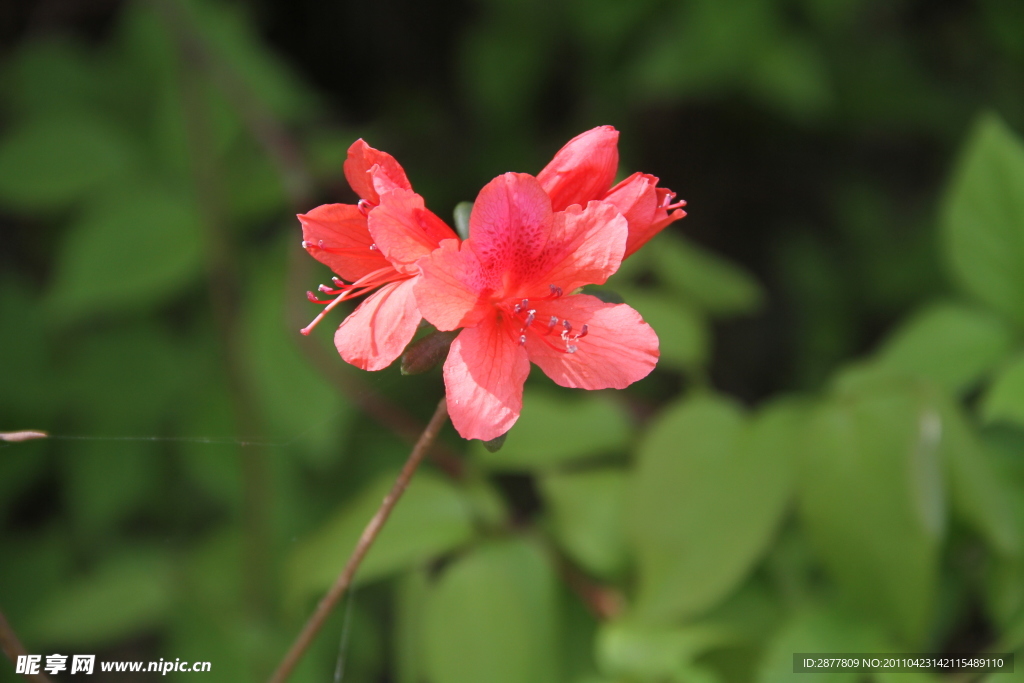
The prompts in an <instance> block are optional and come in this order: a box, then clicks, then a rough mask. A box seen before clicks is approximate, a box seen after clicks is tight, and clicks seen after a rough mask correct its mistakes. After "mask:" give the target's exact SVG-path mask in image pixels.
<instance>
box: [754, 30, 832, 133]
mask: <svg viewBox="0 0 1024 683" xmlns="http://www.w3.org/2000/svg"><path fill="white" fill-rule="evenodd" d="M752 62H753V64H752V68H751V69H750V72H749V76H748V78H749V88H750V90H751V92H752V93H753V94H754V95H755V96H756V97H758V98H760V99H761V100H762V101H764V102H765V103H767V104H768V105H770V106H773V107H775V108H777V109H778V110H780V111H781V112H782V113H783V114H788V115H789V116H791V117H792V118H794V119H796V120H798V121H801V122H803V121H808V120H813V119H815V118H818V117H820V116H821V115H822V114H824V113H825V112H826V111H827V110H828V109H829V107H830V106H831V105H832V103H833V95H832V85H831V83H830V82H829V74H828V70H827V67H826V64H825V60H824V59H823V55H822V54H821V53H820V52H819V50H817V49H816V46H815V45H814V44H812V43H811V42H809V41H807V40H806V39H804V38H802V37H800V36H797V35H780V36H778V37H777V38H776V39H775V40H774V41H772V43H771V44H770V45H767V46H765V48H764V49H763V50H762V51H761V52H760V54H758V55H757V57H756V58H754V59H753V60H752Z"/></svg>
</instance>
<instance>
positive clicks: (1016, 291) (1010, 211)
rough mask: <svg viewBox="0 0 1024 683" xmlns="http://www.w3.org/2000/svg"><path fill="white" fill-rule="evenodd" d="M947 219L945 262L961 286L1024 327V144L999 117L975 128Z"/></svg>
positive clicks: (945, 214) (986, 119)
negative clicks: (1022, 293)
mask: <svg viewBox="0 0 1024 683" xmlns="http://www.w3.org/2000/svg"><path fill="white" fill-rule="evenodd" d="M942 218H943V220H942V229H943V240H944V247H945V255H946V261H947V263H948V264H949V267H950V269H951V270H952V272H953V275H954V276H955V277H956V279H957V280H958V281H959V283H960V285H961V286H962V287H963V288H964V289H965V290H966V291H967V292H969V293H970V294H972V295H974V296H976V297H977V298H978V299H980V300H981V301H983V302H985V303H986V304H988V305H989V306H991V307H992V308H993V309H994V310H995V311H997V312H999V313H1000V314H1002V315H1004V316H1006V317H1007V318H1008V319H1009V320H1010V321H1012V322H1014V323H1016V324H1017V325H1021V324H1024V298H1022V297H1021V295H1020V293H1021V292H1022V291H1024V145H1022V144H1021V142H1020V139H1019V138H1018V137H1017V136H1016V135H1015V134H1014V133H1013V132H1012V131H1011V130H1010V129H1009V128H1007V126H1006V124H1004V123H1003V121H1002V120H1001V119H999V117H997V116H996V115H995V114H986V115H985V116H983V117H981V119H979V120H978V122H977V123H976V124H975V126H974V129H973V131H972V132H971V135H970V137H969V138H968V141H967V143H966V145H965V150H964V152H963V155H962V157H961V159H960V162H959V164H958V165H957V168H956V171H955V173H954V175H953V181H952V184H951V186H950V188H949V191H948V195H947V198H946V203H945V207H944V211H943V217H942Z"/></svg>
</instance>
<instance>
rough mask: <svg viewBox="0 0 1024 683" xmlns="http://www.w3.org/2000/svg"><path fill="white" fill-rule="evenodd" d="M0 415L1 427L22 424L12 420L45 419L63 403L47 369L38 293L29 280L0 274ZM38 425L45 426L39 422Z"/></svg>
mask: <svg viewBox="0 0 1024 683" xmlns="http://www.w3.org/2000/svg"><path fill="white" fill-rule="evenodd" d="M0 320H6V321H9V322H8V324H6V325H2V326H0V377H3V381H2V382H0V412H2V413H3V414H4V415H5V416H6V417H5V418H4V419H0V424H2V425H3V427H0V429H4V430H11V429H16V428H21V427H22V426H23V424H24V423H22V424H21V425H19V424H16V423H15V422H13V421H14V420H28V419H35V420H46V418H47V417H48V416H49V415H50V414H52V413H53V412H54V411H56V410H59V409H60V408H61V407H62V401H60V400H56V398H55V397H56V396H60V395H61V394H62V392H61V391H60V389H61V385H60V382H59V380H58V378H56V377H54V376H53V375H52V373H50V372H48V370H49V369H50V367H51V363H52V361H51V359H50V345H49V343H48V339H47V335H46V325H45V318H44V315H43V310H42V307H41V306H40V305H39V297H38V294H35V293H33V292H31V291H30V287H29V286H28V283H25V282H21V281H19V280H17V279H15V278H13V277H3V278H0ZM36 426H37V427H38V428H42V427H45V426H46V424H45V422H39V423H38V424H37V425H36Z"/></svg>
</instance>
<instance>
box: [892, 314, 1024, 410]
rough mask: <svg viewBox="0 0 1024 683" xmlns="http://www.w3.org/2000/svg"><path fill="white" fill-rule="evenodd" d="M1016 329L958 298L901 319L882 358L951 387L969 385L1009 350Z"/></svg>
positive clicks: (956, 389)
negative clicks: (956, 301)
mask: <svg viewBox="0 0 1024 683" xmlns="http://www.w3.org/2000/svg"><path fill="white" fill-rule="evenodd" d="M1012 340H1013V338H1012V334H1011V331H1010V330H1009V329H1007V327H1006V326H1005V325H1004V324H1003V323H1002V322H1001V321H1000V320H999V319H998V318H996V317H994V316H992V315H990V314H988V313H986V312H984V311H980V310H977V309H973V308H969V307H966V306H961V305H958V304H933V305H931V306H929V307H928V308H925V309H924V310H922V311H920V312H918V313H917V314H916V315H915V316H913V317H912V318H911V319H910V320H909V321H907V322H906V323H904V324H903V326H901V327H900V328H899V329H898V330H897V331H896V332H895V333H894V334H893V335H892V336H891V337H890V338H889V339H888V340H887V341H886V343H885V345H884V346H883V347H882V349H881V350H880V351H879V354H878V361H879V363H881V364H882V365H883V366H885V367H890V368H893V369H895V370H900V371H904V372H909V373H911V374H916V375H921V376H923V377H927V378H928V379H930V380H932V381H934V382H936V383H937V384H939V385H940V386H942V387H943V388H945V389H947V390H948V391H950V392H951V393H954V394H955V393H959V392H961V391H965V390H968V389H970V388H971V387H972V386H973V385H974V384H975V383H976V382H977V381H978V380H979V379H981V378H982V377H984V376H985V375H986V374H987V373H988V372H989V371H990V370H991V369H992V368H993V367H995V365H996V364H997V363H999V361H1000V360H1001V359H1002V358H1003V357H1004V356H1005V355H1006V354H1007V353H1008V352H1009V350H1010V346H1011V344H1012Z"/></svg>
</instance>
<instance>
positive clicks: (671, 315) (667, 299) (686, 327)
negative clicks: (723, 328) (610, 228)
mask: <svg viewBox="0 0 1024 683" xmlns="http://www.w3.org/2000/svg"><path fill="white" fill-rule="evenodd" d="M623 296H624V298H625V302H626V303H627V304H629V305H630V306H632V307H633V308H635V309H636V310H637V311H638V312H639V313H640V315H642V316H643V318H644V321H645V322H647V323H648V324H649V325H650V326H651V327H652V328H654V331H655V332H656V333H657V334H658V342H659V344H658V346H659V350H660V351H661V357H660V358H659V360H658V362H659V364H662V365H667V366H669V367H673V368H676V369H679V370H692V369H694V368H697V367H700V366H702V365H704V363H706V362H707V359H708V350H709V348H710V346H711V341H710V339H709V336H710V335H709V332H708V325H707V322H706V321H705V320H704V317H703V316H702V315H701V314H700V311H698V310H696V309H694V307H693V306H692V305H690V304H688V303H686V301H683V300H680V299H679V297H678V296H671V295H659V294H654V293H651V292H649V291H646V290H638V289H629V290H624V291H623Z"/></svg>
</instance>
